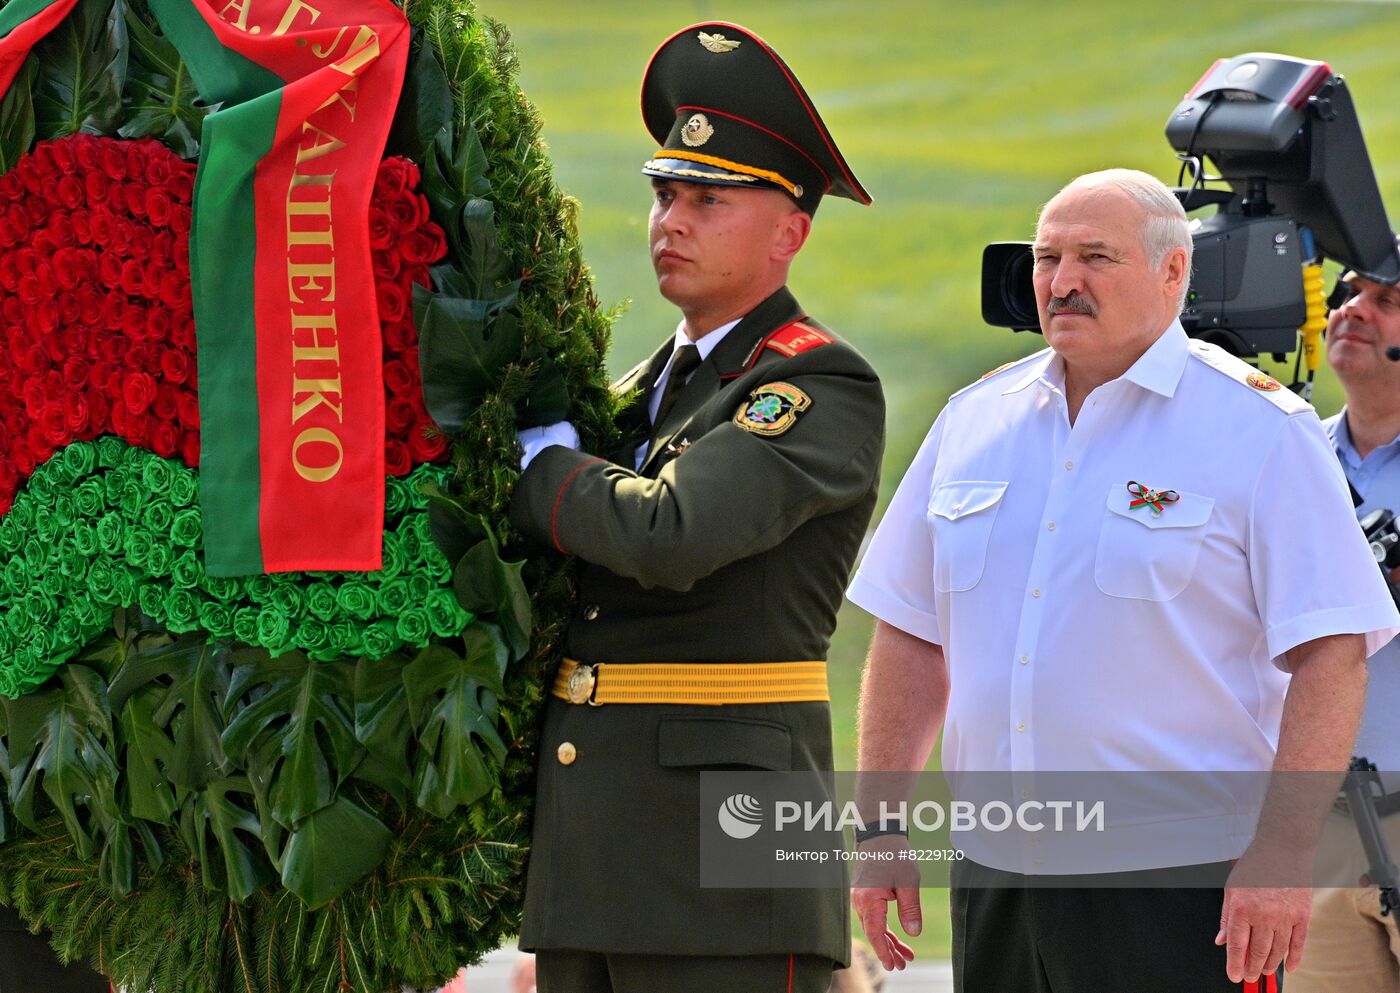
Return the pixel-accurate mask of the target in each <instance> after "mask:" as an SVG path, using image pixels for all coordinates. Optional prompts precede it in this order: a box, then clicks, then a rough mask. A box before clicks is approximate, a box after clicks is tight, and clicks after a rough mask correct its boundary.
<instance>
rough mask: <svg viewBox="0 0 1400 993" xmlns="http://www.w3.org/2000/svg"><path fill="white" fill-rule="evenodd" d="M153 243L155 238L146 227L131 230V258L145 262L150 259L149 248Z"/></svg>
mask: <svg viewBox="0 0 1400 993" xmlns="http://www.w3.org/2000/svg"><path fill="white" fill-rule="evenodd" d="M154 243H155V237H154V236H153V235H152V234H151V229H150V228H148V227H139V228H134V229H132V232H131V254H132V257H133V258H137V259H142V260H145V259H147V258H149V257H150V254H151V246H152V245H153V244H154Z"/></svg>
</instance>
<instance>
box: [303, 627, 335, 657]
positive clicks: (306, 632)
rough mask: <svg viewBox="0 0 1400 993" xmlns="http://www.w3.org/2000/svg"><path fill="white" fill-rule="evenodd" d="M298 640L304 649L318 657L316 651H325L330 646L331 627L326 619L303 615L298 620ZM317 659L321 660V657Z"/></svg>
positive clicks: (312, 655)
mask: <svg viewBox="0 0 1400 993" xmlns="http://www.w3.org/2000/svg"><path fill="white" fill-rule="evenodd" d="M296 641H297V645H299V646H300V647H301V649H302V650H303V651H305V652H306V653H307V654H308V655H310V656H311V657H312V658H313V659H316V655H315V653H316V652H321V651H325V650H326V648H327V647H329V645H330V641H331V629H330V627H329V625H327V624H326V622H325V621H318V620H317V619H316V618H314V617H303V618H302V619H301V620H299V621H297V630H296ZM316 660H317V661H321V660H320V659H316Z"/></svg>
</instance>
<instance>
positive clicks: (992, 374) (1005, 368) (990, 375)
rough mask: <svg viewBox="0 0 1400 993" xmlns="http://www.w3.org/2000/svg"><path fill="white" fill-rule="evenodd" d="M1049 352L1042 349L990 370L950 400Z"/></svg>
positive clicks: (1046, 349)
mask: <svg viewBox="0 0 1400 993" xmlns="http://www.w3.org/2000/svg"><path fill="white" fill-rule="evenodd" d="M1048 351H1050V349H1048V348H1042V349H1041V350H1040V351H1038V352H1032V353H1031V354H1029V355H1027V356H1026V357H1025V358H1020V359H1016V360H1015V361H1014V362H1007V363H1005V364H1003V365H999V366H997V367H996V368H995V369H989V370H988V371H986V372H984V373H982V375H981V376H979V377H977V379H976V380H975V381H973V382H971V383H968V384H967V385H966V386H964V387H963V388H962V389H960V390H958V391H957V392H956V393H954V394H953V396H950V397H949V398H948V399H949V400H951V399H953V397H955V396H959V395H961V394H963V393H966V392H967V391H968V390H970V389H973V388H974V387H978V386H981V385H982V384H983V383H985V382H986V381H987V380H989V379H995V378H996V377H997V376H1001V375H1004V374H1005V373H1007V372H1009V371H1011V370H1012V369H1019V368H1020V367H1021V366H1023V365H1025V364H1026V363H1028V362H1030V361H1032V360H1033V359H1038V358H1040V357H1041V356H1043V355H1044V354H1045V353H1046V352H1048Z"/></svg>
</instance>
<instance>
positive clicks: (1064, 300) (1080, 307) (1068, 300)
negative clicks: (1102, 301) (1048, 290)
mask: <svg viewBox="0 0 1400 993" xmlns="http://www.w3.org/2000/svg"><path fill="white" fill-rule="evenodd" d="M1045 312H1046V313H1047V314H1050V315H1051V316H1053V315H1055V314H1084V315H1086V316H1088V317H1097V316H1099V312H1098V311H1097V310H1096V309H1095V308H1094V305H1093V304H1092V303H1090V302H1089V301H1088V300H1085V299H1084V298H1083V297H1082V296H1080V295H1079V293H1078V291H1073V292H1071V293H1070V294H1069V296H1064V297H1051V298H1050V300H1049V302H1048V303H1046V305H1045Z"/></svg>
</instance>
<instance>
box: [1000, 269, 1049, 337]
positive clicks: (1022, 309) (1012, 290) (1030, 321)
mask: <svg viewBox="0 0 1400 993" xmlns="http://www.w3.org/2000/svg"><path fill="white" fill-rule="evenodd" d="M1033 267H1034V266H1033V260H1032V259H1031V253H1030V252H1027V251H1021V252H1016V253H1015V254H1013V255H1010V256H1008V257H1007V260H1006V268H1005V270H1003V273H1002V278H1001V303H1002V306H1003V307H1004V308H1005V309H1006V313H1007V314H1008V315H1010V317H1011V319H1012V321H1014V322H1015V323H1016V325H1017V326H1025V327H1039V326H1040V315H1039V313H1038V309H1037V307H1036V305H1035V283H1034V281H1033V280H1034V272H1033Z"/></svg>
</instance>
